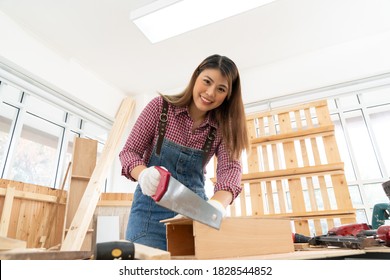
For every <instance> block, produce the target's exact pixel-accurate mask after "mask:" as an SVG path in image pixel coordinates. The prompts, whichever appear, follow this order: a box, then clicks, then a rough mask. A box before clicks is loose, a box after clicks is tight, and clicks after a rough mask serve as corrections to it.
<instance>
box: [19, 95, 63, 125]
mask: <svg viewBox="0 0 390 280" xmlns="http://www.w3.org/2000/svg"><path fill="white" fill-rule="evenodd" d="M27 111H28V112H29V113H31V114H33V115H36V116H40V117H42V118H44V119H47V120H50V121H51V122H55V123H62V122H63V121H64V117H65V112H64V111H63V110H61V109H58V108H57V107H55V106H53V105H51V104H50V103H47V102H46V101H42V100H41V99H38V98H35V97H34V96H28V102H27Z"/></svg>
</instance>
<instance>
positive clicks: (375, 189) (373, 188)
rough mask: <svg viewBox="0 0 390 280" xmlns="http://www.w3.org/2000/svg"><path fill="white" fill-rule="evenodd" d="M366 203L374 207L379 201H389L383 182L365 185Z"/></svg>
mask: <svg viewBox="0 0 390 280" xmlns="http://www.w3.org/2000/svg"><path fill="white" fill-rule="evenodd" d="M363 192H364V199H365V201H364V202H365V205H367V206H368V207H370V208H373V207H374V205H375V204H377V203H384V202H385V203H388V202H389V199H388V197H387V196H386V194H385V191H384V190H383V187H382V184H380V183H378V184H366V185H363Z"/></svg>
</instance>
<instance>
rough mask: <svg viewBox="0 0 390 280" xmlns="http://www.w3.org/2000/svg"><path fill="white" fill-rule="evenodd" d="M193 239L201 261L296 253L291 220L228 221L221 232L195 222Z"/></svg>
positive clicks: (247, 219)
mask: <svg viewBox="0 0 390 280" xmlns="http://www.w3.org/2000/svg"><path fill="white" fill-rule="evenodd" d="M168 238H169V237H168ZM194 238H195V257H196V259H200V260H201V259H214V258H226V257H242V256H251V255H262V254H271V253H286V252H293V251H294V245H293V241H292V238H291V228H290V221H288V220H272V219H260V218H249V217H247V218H225V219H224V221H223V222H222V225H221V228H220V229H219V230H216V229H213V228H210V227H208V226H206V225H203V224H200V223H198V222H194Z"/></svg>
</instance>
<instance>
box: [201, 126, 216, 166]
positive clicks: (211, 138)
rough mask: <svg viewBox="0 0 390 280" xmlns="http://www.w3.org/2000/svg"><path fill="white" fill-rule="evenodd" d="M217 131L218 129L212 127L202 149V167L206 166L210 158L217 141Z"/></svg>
mask: <svg viewBox="0 0 390 280" xmlns="http://www.w3.org/2000/svg"><path fill="white" fill-rule="evenodd" d="M216 131H217V130H216V128H215V127H213V126H212V127H211V128H210V132H209V134H208V135H207V138H206V142H205V143H204V145H203V148H202V151H203V163H202V166H204V165H205V164H206V161H207V158H208V157H209V153H210V150H211V146H212V144H213V142H214V139H215V134H216Z"/></svg>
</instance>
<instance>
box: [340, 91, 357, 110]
mask: <svg viewBox="0 0 390 280" xmlns="http://www.w3.org/2000/svg"><path fill="white" fill-rule="evenodd" d="M337 104H338V106H339V108H340V109H343V110H345V109H350V108H356V106H359V100H358V99H357V96H356V95H355V94H354V95H347V96H342V97H340V98H338V102H337Z"/></svg>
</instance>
